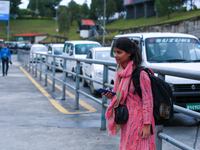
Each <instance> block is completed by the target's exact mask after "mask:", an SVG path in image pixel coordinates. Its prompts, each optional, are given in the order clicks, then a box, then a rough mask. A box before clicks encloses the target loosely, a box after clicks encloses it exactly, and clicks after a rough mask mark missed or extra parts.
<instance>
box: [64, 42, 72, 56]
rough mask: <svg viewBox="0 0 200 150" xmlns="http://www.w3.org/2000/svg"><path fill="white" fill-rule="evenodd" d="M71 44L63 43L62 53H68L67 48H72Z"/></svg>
mask: <svg viewBox="0 0 200 150" xmlns="http://www.w3.org/2000/svg"><path fill="white" fill-rule="evenodd" d="M72 48H73V47H72V44H69V43H68V44H65V46H64V48H63V53H67V54H68V53H69V50H72Z"/></svg>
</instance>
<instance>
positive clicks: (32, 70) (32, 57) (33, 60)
mask: <svg viewBox="0 0 200 150" xmlns="http://www.w3.org/2000/svg"><path fill="white" fill-rule="evenodd" d="M33 64H34V58H33V52H32V74H33V73H34V69H33Z"/></svg>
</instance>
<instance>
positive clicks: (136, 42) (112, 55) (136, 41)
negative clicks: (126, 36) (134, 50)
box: [110, 38, 140, 57]
mask: <svg viewBox="0 0 200 150" xmlns="http://www.w3.org/2000/svg"><path fill="white" fill-rule="evenodd" d="M116 40H117V39H113V41H112V44H111V47H112V48H111V52H110V55H111V57H114V55H115V52H114V45H115V41H116ZM130 40H131V41H133V42H135V44H136V45H137V46H138V48H139V50H140V45H139V44H140V42H139V39H134V38H130Z"/></svg>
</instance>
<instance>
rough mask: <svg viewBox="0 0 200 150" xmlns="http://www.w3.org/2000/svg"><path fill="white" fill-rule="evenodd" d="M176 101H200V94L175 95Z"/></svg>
mask: <svg viewBox="0 0 200 150" xmlns="http://www.w3.org/2000/svg"><path fill="white" fill-rule="evenodd" d="M175 102H176V103H200V96H178V97H175Z"/></svg>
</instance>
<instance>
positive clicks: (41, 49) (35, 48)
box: [30, 44, 47, 62]
mask: <svg viewBox="0 0 200 150" xmlns="http://www.w3.org/2000/svg"><path fill="white" fill-rule="evenodd" d="M30 52H33V57H32V53H30V62H32V60H33V61H34V62H36V59H37V60H40V56H39V55H38V56H37V58H36V53H39V54H47V48H46V46H44V45H43V44H33V45H32V46H31V49H30ZM42 61H43V62H45V61H46V56H44V55H42Z"/></svg>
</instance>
